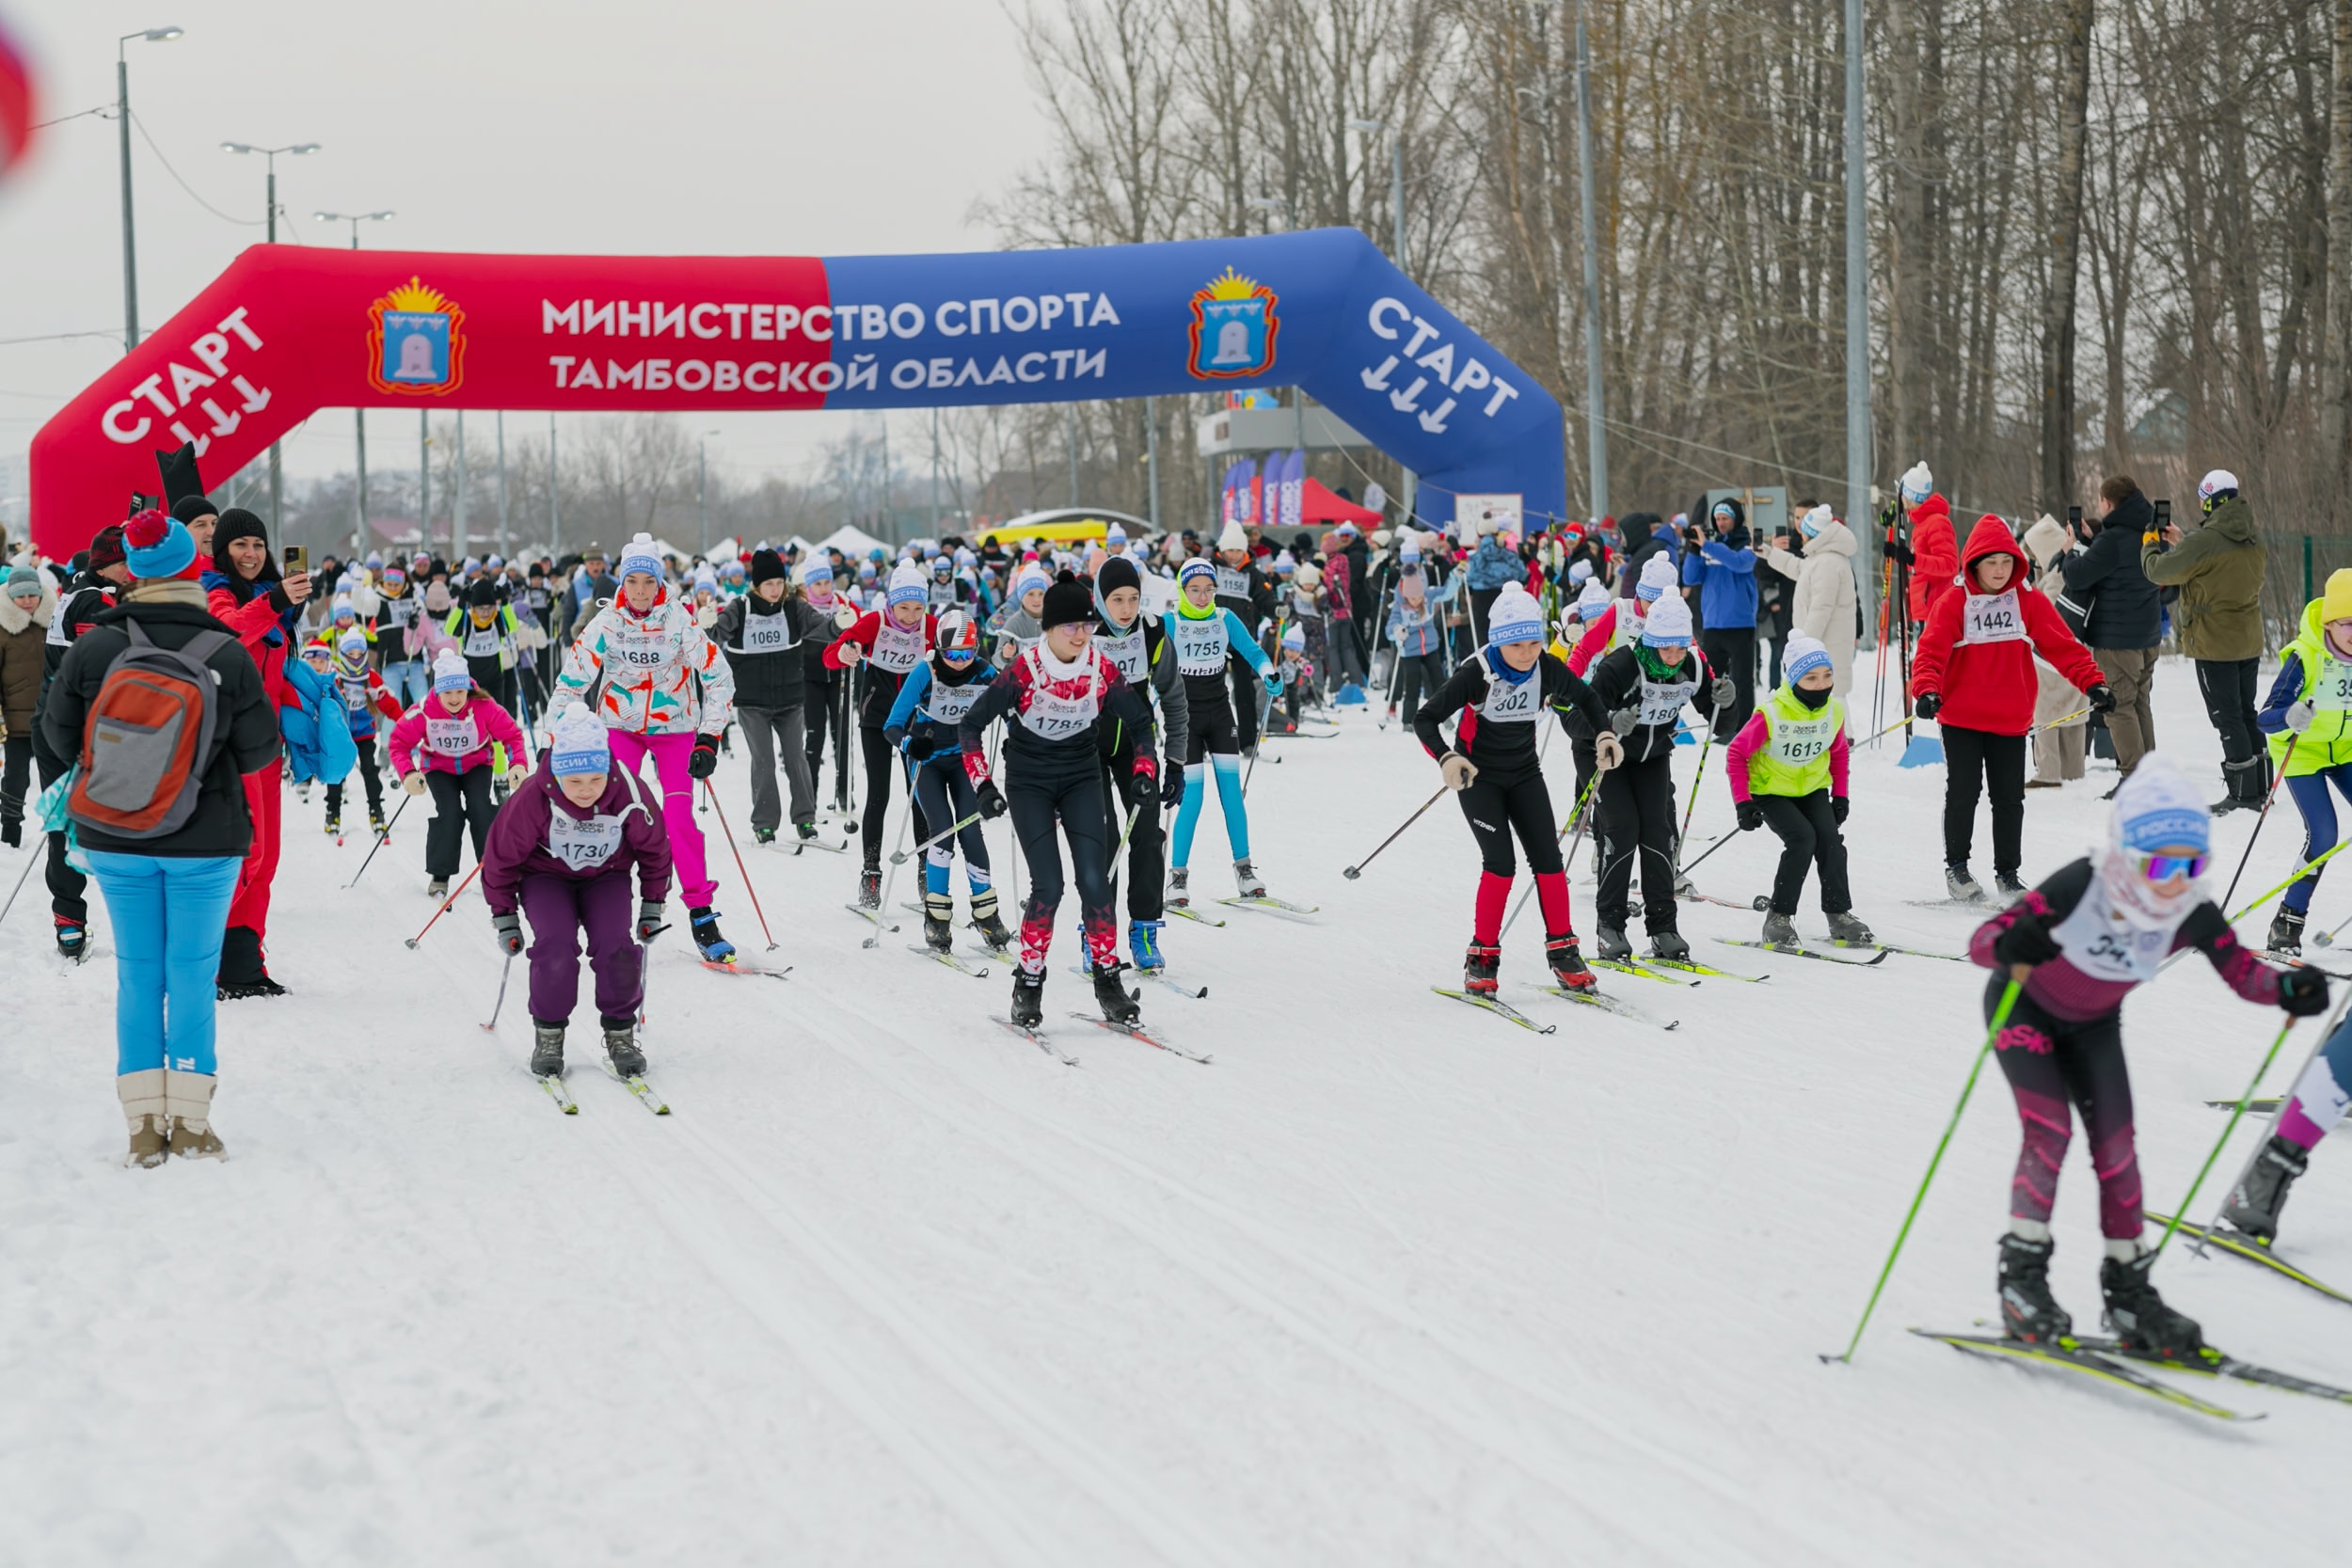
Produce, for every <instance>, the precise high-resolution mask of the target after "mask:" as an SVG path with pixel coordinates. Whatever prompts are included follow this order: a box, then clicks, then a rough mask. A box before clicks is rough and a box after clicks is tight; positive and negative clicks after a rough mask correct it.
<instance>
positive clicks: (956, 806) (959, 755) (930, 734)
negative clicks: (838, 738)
mask: <svg viewBox="0 0 2352 1568" xmlns="http://www.w3.org/2000/svg"><path fill="white" fill-rule="evenodd" d="M995 678H996V667H995V666H994V665H993V664H991V663H989V662H988V660H986V659H984V658H982V657H980V628H979V626H978V625H977V623H976V622H975V621H974V620H973V619H972V617H971V616H970V615H969V614H968V613H967V612H965V611H963V610H948V611H946V613H945V614H943V615H941V616H940V618H939V640H938V644H937V646H935V647H933V648H932V649H931V652H930V657H929V658H927V659H925V660H924V661H923V662H922V663H920V664H918V665H916V666H915V667H914V670H913V672H912V673H909V674H908V676H907V678H906V680H905V681H904V682H902V683H901V684H900V685H899V688H898V698H897V700H896V701H894V702H893V703H892V704H891V705H890V718H889V720H888V721H887V722H886V723H884V724H883V726H882V737H883V738H884V739H885V740H888V741H889V742H890V744H891V746H892V747H893V748H894V749H895V750H896V751H897V752H898V753H899V754H900V755H902V756H904V757H905V758H906V759H907V763H908V765H909V766H910V767H911V768H913V769H914V798H915V800H918V801H919V802H921V804H922V807H923V820H924V821H925V822H928V823H936V824H937V827H936V828H935V829H934V830H933V831H934V832H946V831H947V830H948V829H949V828H951V827H954V826H955V824H957V823H959V822H963V819H964V818H965V817H967V816H974V815H976V814H977V812H978V810H979V797H977V795H975V794H974V793H973V791H972V783H971V781H970V780H969V779H967V778H966V777H965V776H964V772H963V740H962V736H961V733H960V726H961V724H962V722H963V716H964V715H965V714H966V713H969V712H970V711H971V710H972V705H973V704H975V703H977V702H978V701H979V700H980V693H981V692H983V691H985V690H987V689H988V683H989V682H991V681H993V680H994V679H995ZM958 844H961V845H962V846H963V874H964V879H965V880H966V881H967V882H968V883H969V884H970V886H971V890H972V924H973V926H974V927H975V928H976V929H977V930H978V931H979V933H980V938H981V940H982V941H984V942H987V943H988V944H989V945H990V946H991V947H995V948H1006V947H1010V946H1011V945H1012V933H1011V932H1010V931H1009V930H1007V929H1006V928H1005V923H1004V921H1003V920H1002V919H1001V918H1000V917H999V916H998V914H997V911H996V888H995V885H994V882H993V879H992V878H991V875H990V869H989V863H988V838H987V835H985V834H984V833H982V832H980V825H979V824H978V823H977V822H966V823H964V825H963V827H962V828H961V829H959V830H958V831H957V832H956V835H955V836H954V837H953V838H947V839H942V840H940V841H939V842H938V843H936V844H933V845H932V846H931V847H930V848H928V849H926V850H925V851H924V852H923V940H924V941H925V942H928V943H930V945H931V947H933V948H934V949H936V950H937V951H939V952H942V953H945V952H946V951H948V950H949V948H951V947H952V946H954V944H955V937H954V934H953V933H954V922H955V914H956V900H955V895H954V894H953V893H951V892H950V891H949V890H948V883H949V880H950V873H951V872H952V871H953V870H954V869H955V862H956V846H957V845H958Z"/></svg>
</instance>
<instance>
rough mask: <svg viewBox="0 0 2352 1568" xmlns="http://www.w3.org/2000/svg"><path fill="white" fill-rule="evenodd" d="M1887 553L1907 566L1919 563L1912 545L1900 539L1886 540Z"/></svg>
mask: <svg viewBox="0 0 2352 1568" xmlns="http://www.w3.org/2000/svg"><path fill="white" fill-rule="evenodd" d="M1886 553H1887V554H1888V555H1890V556H1892V557H1893V558H1894V559H1895V560H1897V561H1899V562H1902V563H1903V564H1904V565H1906V566H1912V565H1916V564H1917V563H1918V560H1919V558H1918V557H1917V556H1915V555H1914V554H1912V553H1911V546H1909V545H1906V544H1904V543H1903V542H1902V541H1901V540H1899V539H1889V540H1888V541H1887V542H1886Z"/></svg>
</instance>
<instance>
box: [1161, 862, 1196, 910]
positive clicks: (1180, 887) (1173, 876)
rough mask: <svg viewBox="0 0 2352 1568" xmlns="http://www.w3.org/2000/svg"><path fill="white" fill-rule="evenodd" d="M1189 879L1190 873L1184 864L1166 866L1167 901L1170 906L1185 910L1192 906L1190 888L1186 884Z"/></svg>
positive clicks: (1190, 877)
mask: <svg viewBox="0 0 2352 1568" xmlns="http://www.w3.org/2000/svg"><path fill="white" fill-rule="evenodd" d="M1191 879H1192V873H1191V872H1190V871H1189V870H1187V869H1185V868H1184V866H1181V865H1171V866H1169V867H1168V899H1167V902H1168V905H1169V906H1170V907H1171V908H1174V909H1179V910H1186V909H1190V908H1191V907H1192V890H1191V888H1190V886H1189V885H1188V884H1189V883H1190V881H1191Z"/></svg>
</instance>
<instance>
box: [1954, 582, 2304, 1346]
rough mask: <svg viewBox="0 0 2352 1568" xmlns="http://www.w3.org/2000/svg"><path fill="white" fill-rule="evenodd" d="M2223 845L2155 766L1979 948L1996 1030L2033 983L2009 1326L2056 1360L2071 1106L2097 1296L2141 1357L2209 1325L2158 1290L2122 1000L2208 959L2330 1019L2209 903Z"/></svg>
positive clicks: (2021, 1065)
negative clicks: (2160, 974)
mask: <svg viewBox="0 0 2352 1568" xmlns="http://www.w3.org/2000/svg"><path fill="white" fill-rule="evenodd" d="M1971 545H1972V546H1973V545H1974V540H1973V539H1972V540H1971ZM1959 596H1960V595H1952V597H1959ZM1942 609H1943V606H1942V605H1941V604H1939V605H1938V607H1937V610H1936V611H1934V612H1931V613H1941V611H1942ZM2212 838H2213V833H2212V822H2211V819H2210V818H2209V817H2208V816H2207V814H2206V810H2205V802H2204V800H2202V798H2201V797H2200V796H2199V795H2198V794H2197V792H2196V791H2195V790H2194V789H2192V788H2191V787H2190V786H2189V784H2188V781H2187V780H2186V779H2185V778H2184V777H2182V775H2181V773H2180V770H2179V769H2178V768H2174V767H2173V766H2172V764H2171V762H2170V761H2169V759H2168V758H2166V757H2165V756H2164V755H2163V754H2162V753H2161V752H2149V753H2148V754H2146V755H2145V756H2143V757H2141V758H2140V761H2139V766H2138V767H2137V768H2134V769H2133V770H2132V773H2131V776H2130V777H2128V778H2126V779H2125V780H2124V781H2123V783H2122V785H2121V786H2119V787H2118V789H2117V790H2116V795H2115V810H2114V813H2113V815H2112V816H2111V817H2110V818H2109V823H2108V833H2107V844H2106V847H2104V848H2102V849H2101V850H2099V851H2098V853H2097V854H2096V855H2095V856H2092V857H2089V858H2085V859H2082V860H2076V861H2073V862H2070V863H2068V864H2066V865H2065V866H2063V867H2061V868H2060V869H2059V870H2058V872H2057V873H2056V874H2055V875H2053V876H2052V877H2051V878H2050V879H2048V880H2046V881H2044V882H2042V884H2041V885H2040V886H2039V887H2036V888H2034V889H2032V890H2031V891H2030V892H2028V893H2026V894H2025V895H2023V896H2021V897H2020V898H2019V899H2018V900H2017V902H2016V903H2014V904H2012V905H2010V907H2009V908H2008V909H2006V910H2004V911H2001V912H2000V913H1998V914H1996V915H1994V917H1993V918H1992V919H1991V920H1988V921H1986V922H1985V923H1984V924H1983V925H1982V926H1979V927H1977V932H1976V935H1975V936H1974V937H1972V938H1971V939H1970V940H1969V943H1968V953H1969V957H1971V958H1974V959H1975V960H1976V961H1977V962H1978V963H1979V964H1981V965H1983V966H1984V967H1985V968H1987V969H1991V970H1993V971H1994V977H1993V979H1992V980H1991V981H1990V982H1989V983H1988V984H1987V985H1986V987H1985V992H1984V1016H1985V1018H1986V1020H1987V1022H1990V1021H1991V1019H1992V1017H1993V1015H1994V1010H1995V1009H1996V1008H1997V1007H1998V1006H1999V1005H2000V999H2001V996H2002V993H2003V991H2004V990H2005V982H2006V981H2007V980H2008V979H2009V977H2010V974H2012V973H2013V972H2014V970H2015V968H2016V967H2017V966H2019V965H2026V966H2029V968H2030V970H2031V973H2030V974H2028V975H2027V976H2026V980H2025V984H2024V987H2023V989H2022V990H2020V991H2019V993H2018V997H2017V1001H2016V1004H2015V1006H2013V1007H2012V1008H2011V1010H2010V1015H2009V1022H2008V1023H2007V1025H2006V1026H2005V1027H2004V1028H2003V1029H2002V1030H2001V1033H2000V1035H1999V1036H1998V1037H1996V1038H1995V1039H1994V1051H1995V1053H1996V1055H1997V1056H1998V1058H1999V1060H2000V1064H2001V1072H2002V1074H2003V1075H2004V1076H2005V1077H2007V1078H2008V1079H2009V1084H2010V1091H2011V1092H2012V1093H2014V1094H2015V1095H2016V1097H2017V1114H2018V1117H2019V1119H2020V1120H2021V1121H2022V1122H2023V1123H2024V1127H2025V1145H2024V1148H2022V1149H2021V1150H2020V1151H2019V1154H2018V1157H2017V1175H2016V1178H2015V1180H2013V1181H2012V1182H2011V1183H2010V1228H2009V1231H2008V1233H2007V1234H2006V1235H2004V1236H2003V1237H2002V1238H2001V1258H2000V1283H2001V1321H2002V1323H2003V1324H2004V1325H2005V1326H2006V1327H2007V1329H2008V1331H2009V1332H2010V1335H2011V1336H2013V1337H2014V1338H2019V1339H2025V1340H2028V1341H2030V1342H2032V1343H2036V1344H2046V1343H2049V1342H2050V1341H2052V1340H2055V1339H2057V1338H2059V1337H2061V1336H2063V1335H2065V1334H2067V1333H2069V1332H2071V1330H2072V1328H2073V1323H2072V1321H2071V1320H2070V1319H2069V1318H2068V1317H2067V1315H2066V1312H2065V1309H2064V1308H2062V1307H2059V1306H2058V1302H2057V1300H2056V1299H2055V1298H2053V1297H2052V1295H2051V1294H2050V1283H2049V1273H2050V1253H2051V1241H2050V1209H2051V1205H2052V1203H2053V1202H2054V1201H2055V1200H2056V1198H2057V1196H2058V1169H2059V1167H2060V1165H2061V1164H2063V1163H2064V1160H2065V1155H2066V1145H2067V1141H2068V1137H2069V1115H2068V1106H2069V1102H2070V1101H2071V1102H2072V1103H2073V1104H2074V1105H2077V1106H2079V1107H2080V1108H2081V1110H2082V1114H2083V1125H2084V1131H2085V1132H2087V1133H2088V1134H2089V1136H2090V1159H2091V1167H2092V1169H2094V1170H2095V1171H2097V1172H2098V1175H2099V1229H2100V1233H2101V1234H2102V1235H2104V1236H2105V1237H2106V1258H2105V1259H2104V1260H2102V1261H2101V1263H2100V1265H2099V1288H2100V1291H2101V1292H2102V1294H2104V1295H2105V1297H2106V1315H2107V1318H2108V1321H2109V1322H2110V1323H2113V1324H2114V1327H2115V1332H2116V1335H2117V1337H2118V1338H2121V1339H2122V1341H2123V1343H2124V1344H2125V1345H2126V1346H2128V1347H2130V1348H2131V1349H2134V1350H2140V1351H2147V1352H2150V1353H2153V1354H2157V1355H2162V1356H2167V1357H2174V1358H2179V1359H2183V1360H2186V1359H2188V1358H2190V1357H2193V1356H2194V1355H2195V1354H2197V1352H2198V1350H2199V1349H2200V1347H2201V1344H2202V1343H2203V1341H2202V1338H2201V1335H2200V1332H2199V1329H2198V1326H2197V1324H2196V1323H2194V1322H2192V1321H2191V1320H2190V1319H2188V1318H2185V1317H2184V1316H2182V1315H2181V1314H2180V1313H2179V1312H2176V1311H2174V1310H2173V1309H2172V1308H2171V1307H2167V1306H2166V1305H2165V1304H2164V1301H2163V1299H2162V1298H2161V1297H2159V1296H2158V1295H2157V1294H2156V1291H2155V1287H2154V1286H2153V1284H2151V1283H2150V1282H2149V1272H2150V1270H2151V1269H2152V1268H2153V1265H2154V1263H2155V1254H2153V1252H2150V1251H2148V1250H2146V1246H2145V1243H2143V1242H2142V1241H2141V1240H2140V1233H2139V1232H2140V1183H2139V1165H2138V1160H2137V1154H2136V1152H2135V1150H2134V1146H2133V1132H2132V1085H2131V1075H2130V1073H2129V1071H2128V1070H2127V1069H2126V1068H2125V1066H2124V1061H2123V1028H2122V1004H2123V998H2124V997H2125V996H2127V995H2129V994H2130V993H2131V991H2132V990H2133V989H2134V988H2135V987H2137V986H2140V985H2144V984H2145V983H2147V982H2148V981H2150V980H2153V979H2154V978H2155V977H2156V971H2157V970H2158V968H2160V967H2161V966H2162V964H2163V962H2164V959H2165V958H2166V956H2167V955H2169V954H2170V953H2172V952H2173V951H2175V950H2176V949H2179V948H2183V947H2195V948H2198V949H2199V950H2201V952H2203V954H2204V955H2205V957H2206V958H2207V960H2208V961H2210V962H2211V963H2212V965H2213V967H2214V970H2215V972H2216V973H2217V974H2220V976H2221V978H2222V979H2223V980H2224V981H2226V982H2227V983H2228V984H2229V987H2230V989H2231V990H2234V991H2236V992H2237V993H2238V995H2240V996H2242V997H2244V998H2245V999H2246V1000H2247V1001H2249V1002H2253V1003H2258V1004H2261V1005H2264V1006H2272V1005H2275V1006H2280V1007H2283V1008H2285V1009H2286V1011H2287V1012H2289V1013H2291V1014H2293V1015H2295V1016H2296V1017H2308V1016H2310V1015H2312V1014H2314V1013H2318V1012H2320V1011H2323V1010H2324V1009H2325V1008H2326V1007H2327V1006H2328V977H2327V976H2326V975H2325V974H2322V973H2321V972H2320V971H2318V970H2316V969H2290V970H2287V971H2285V972H2284V973H2280V971H2278V970H2274V969H2271V968H2269V967H2268V966H2267V965H2265V964H2264V963H2263V962H2262V961H2261V960H2260V959H2258V958H2255V957H2254V955H2253V954H2252V953H2250V952H2249V951H2248V950H2247V949H2246V948H2245V947H2244V946H2243V945H2241V944H2240V943H2239V942H2238V939H2237V933H2236V932H2234V931H2233V930H2232V929H2231V928H2230V923H2229V920H2228V918H2227V917H2225V916H2224V915H2223V914H2222V912H2221V911H2220V910H2219V909H2218V908H2217V907H2216V906H2215V905H2214V903H2213V901H2212V900H2211V899H2210V898H2208V897H2206V896H2205V894H2204V890H2203V889H2202V888H2201V886H2199V884H2198V881H2197V879H2198V877H2199V876H2200V874H2201V873H2202V871H2203V870H2204V866H2205V859H2206V855H2207V853H2208V851H2209V850H2210V849H2211V847H2212Z"/></svg>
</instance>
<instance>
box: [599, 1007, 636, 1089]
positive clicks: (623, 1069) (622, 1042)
mask: <svg viewBox="0 0 2352 1568" xmlns="http://www.w3.org/2000/svg"><path fill="white" fill-rule="evenodd" d="M604 1053H605V1056H606V1058H607V1059H608V1060H610V1061H611V1062H612V1070H613V1071H615V1072H617V1073H619V1074H620V1075H621V1076H622V1077H624V1078H635V1077H638V1076H640V1075H642V1074H643V1073H644V1070H645V1053H644V1050H643V1049H641V1048H640V1047H639V1045H638V1044H637V1032H636V1030H634V1029H632V1028H630V1027H629V1025H628V1020H626V1019H624V1020H623V1021H622V1022H618V1023H615V1022H612V1020H611V1019H606V1020H605V1021H604Z"/></svg>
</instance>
